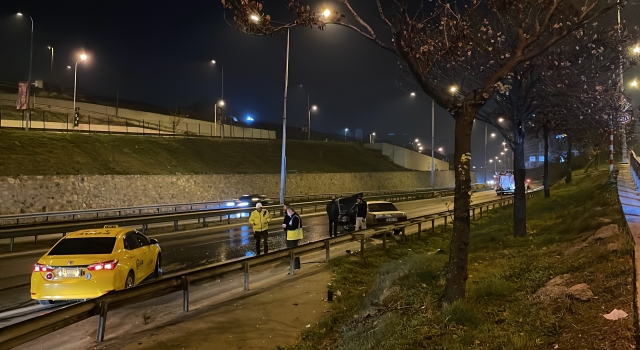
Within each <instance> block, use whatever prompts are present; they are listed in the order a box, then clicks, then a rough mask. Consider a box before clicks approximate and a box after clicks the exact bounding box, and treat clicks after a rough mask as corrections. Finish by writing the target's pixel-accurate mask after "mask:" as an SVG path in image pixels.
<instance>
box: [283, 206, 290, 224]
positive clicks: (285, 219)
mask: <svg viewBox="0 0 640 350" xmlns="http://www.w3.org/2000/svg"><path fill="white" fill-rule="evenodd" d="M287 210H289V206H288V205H287V204H283V205H282V215H283V218H284V219H283V220H282V225H283V226H282V227H287V225H288V224H289V220H291V217H290V216H289V214H288V212H287Z"/></svg>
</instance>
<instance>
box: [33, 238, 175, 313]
mask: <svg viewBox="0 0 640 350" xmlns="http://www.w3.org/2000/svg"><path fill="white" fill-rule="evenodd" d="M161 264H162V259H161V250H160V245H159V244H158V241H157V240H155V239H153V238H152V239H149V238H147V237H146V236H145V235H143V234H142V233H140V232H138V231H136V230H133V229H130V228H119V227H118V226H115V225H114V226H105V227H104V228H102V229H89V230H81V231H76V232H71V233H69V234H68V235H67V236H65V237H63V238H62V239H60V240H59V241H58V242H57V243H56V244H55V245H54V246H53V247H52V248H51V249H50V250H49V251H48V252H47V253H46V254H45V255H43V256H42V257H41V258H40V259H38V262H37V263H36V264H35V265H34V266H33V272H32V273H31V299H35V300H37V301H38V302H39V303H40V304H44V305H46V304H50V303H52V302H55V301H61V300H83V299H90V298H96V297H99V296H101V295H103V294H105V293H107V292H110V291H112V290H120V289H126V288H131V287H133V286H135V285H137V284H139V283H140V282H142V281H143V280H144V279H145V278H147V277H149V276H152V277H160V276H161V274H162V266H161Z"/></svg>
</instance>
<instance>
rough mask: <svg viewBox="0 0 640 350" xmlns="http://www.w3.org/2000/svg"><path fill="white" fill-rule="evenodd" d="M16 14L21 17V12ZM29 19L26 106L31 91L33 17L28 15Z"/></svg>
mask: <svg viewBox="0 0 640 350" xmlns="http://www.w3.org/2000/svg"><path fill="white" fill-rule="evenodd" d="M17 15H18V16H19V17H22V16H23V15H22V12H18V13H17ZM29 19H30V20H31V47H30V49H29V80H28V81H27V108H30V107H29V94H30V93H31V66H32V64H33V18H31V15H29Z"/></svg>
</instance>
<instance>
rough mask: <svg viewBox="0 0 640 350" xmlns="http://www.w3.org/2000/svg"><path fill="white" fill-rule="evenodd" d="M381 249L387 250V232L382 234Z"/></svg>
mask: <svg viewBox="0 0 640 350" xmlns="http://www.w3.org/2000/svg"><path fill="white" fill-rule="evenodd" d="M382 248H383V249H387V231H384V232H383V233H382Z"/></svg>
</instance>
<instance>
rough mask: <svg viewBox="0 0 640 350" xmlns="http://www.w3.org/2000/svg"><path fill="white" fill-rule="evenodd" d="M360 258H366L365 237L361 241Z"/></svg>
mask: <svg viewBox="0 0 640 350" xmlns="http://www.w3.org/2000/svg"><path fill="white" fill-rule="evenodd" d="M360 256H364V235H363V237H362V239H361V240H360Z"/></svg>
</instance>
